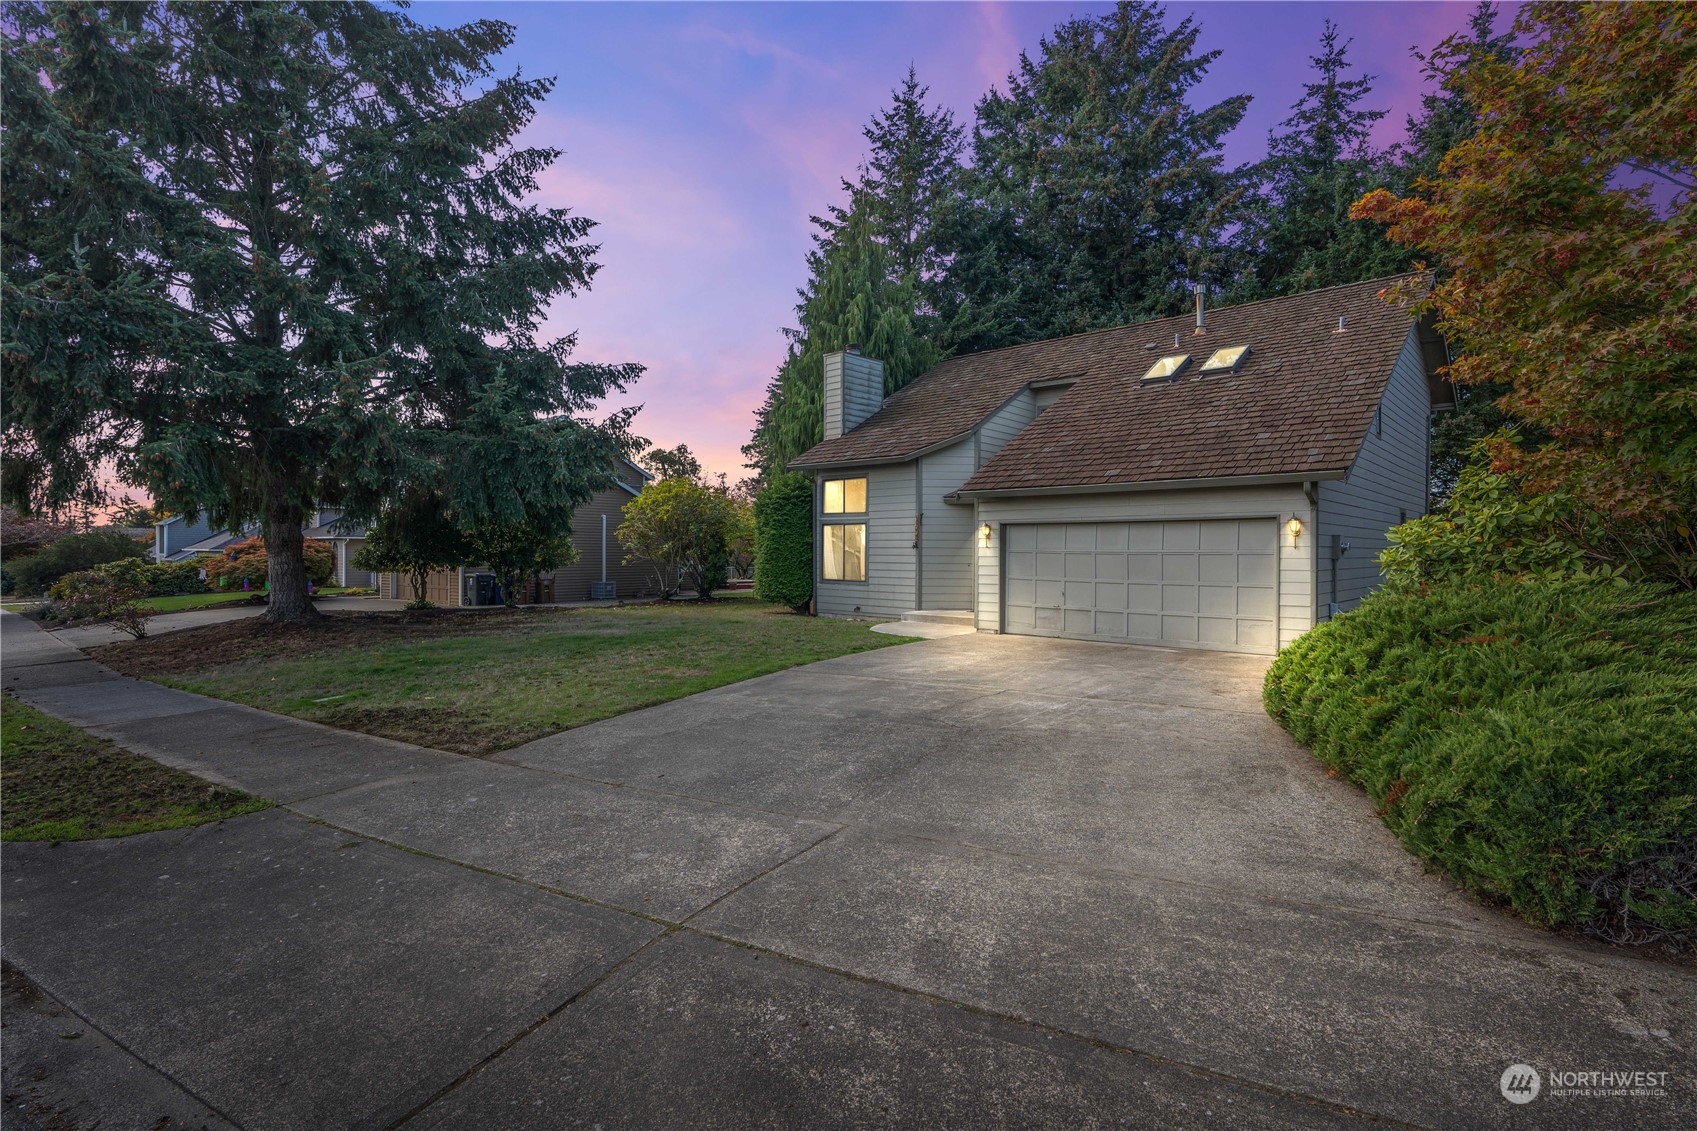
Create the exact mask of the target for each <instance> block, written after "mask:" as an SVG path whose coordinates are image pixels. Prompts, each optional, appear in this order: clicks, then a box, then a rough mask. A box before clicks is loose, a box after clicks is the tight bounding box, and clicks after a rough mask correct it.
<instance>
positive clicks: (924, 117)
mask: <svg viewBox="0 0 1697 1131" xmlns="http://www.w3.org/2000/svg"><path fill="white" fill-rule="evenodd" d="M929 93H930V88H929V87H924V86H920V85H919V77H918V75H917V74H916V73H915V71H914V69H913V68H912V67H911V66H910V67H908V70H907V77H906V78H904V79H903V80H902V85H901V87H900V88H899V89H897V90H893V91H891V92H890V105H889V107H888V108H887V109H885V110H884V111H882V112H881V113H879V114H878V116H877V117H875V118H873V119H872V121H871V122H869V123H867V125H866V127H865V128H864V129H863V130H862V131H861V133H862V134H864V135H865V137H866V141H867V145H868V149H867V159H866V164H865V165H864V166H862V167H861V170H860V178H859V180H858V182H857V183H854V184H850V183H849V182H848V181H844V182H843V189H844V191H845V192H846V193H847V194H848V196H849V199H850V200H853V201H858V202H859V203H860V204H861V206H862V207H863V208H864V209H865V212H866V215H867V220H868V223H869V226H870V231H871V236H872V238H873V239H874V240H876V241H877V242H878V243H880V244H882V245H883V247H884V254H885V262H886V266H887V267H888V268H889V271H890V280H891V281H892V282H899V281H901V280H903V279H912V280H914V281H915V283H916V284H917V286H918V287H919V289H920V291H921V293H922V297H923V292H924V290H925V285H926V282H927V281H928V280H934V279H936V278H937V276H938V275H939V273H940V272H941V269H942V267H943V261H942V254H941V251H940V249H939V248H938V246H937V236H936V224H937V218H938V216H939V214H940V213H942V212H943V211H944V209H945V208H946V206H947V204H948V201H949V199H950V197H951V195H952V194H953V192H954V191H955V187H956V182H957V180H958V178H959V175H960V156H961V151H962V149H963V148H964V145H965V139H964V134H965V130H964V129H963V128H962V127H961V126H960V125H958V124H956V122H955V117H954V112H953V111H951V110H949V109H947V108H938V109H932V108H931V107H930V106H928V105H927V104H926V101H925V99H926V96H927V95H928V94H929ZM832 212H833V219H834V221H836V222H841V221H842V220H843V219H844V218H846V215H847V213H846V210H845V209H841V208H836V209H833V210H832ZM828 227H829V228H831V229H832V230H834V227H835V224H832V225H828Z"/></svg>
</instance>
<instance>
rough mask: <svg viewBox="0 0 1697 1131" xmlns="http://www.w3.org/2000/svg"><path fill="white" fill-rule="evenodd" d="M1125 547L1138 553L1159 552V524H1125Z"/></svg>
mask: <svg viewBox="0 0 1697 1131" xmlns="http://www.w3.org/2000/svg"><path fill="white" fill-rule="evenodd" d="M1126 546H1127V547H1128V548H1129V549H1132V550H1138V551H1144V550H1159V549H1160V548H1161V524H1160V523H1158V522H1133V523H1129V524H1127V526H1126Z"/></svg>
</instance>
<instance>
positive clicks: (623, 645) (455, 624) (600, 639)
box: [90, 597, 911, 756]
mask: <svg viewBox="0 0 1697 1131" xmlns="http://www.w3.org/2000/svg"><path fill="white" fill-rule="evenodd" d="M910 642H911V641H910V640H908V639H907V638H905V637H900V636H890V635H884V634H880V633H876V632H872V631H871V630H870V627H869V626H868V625H867V624H866V623H865V622H864V621H861V622H854V621H846V620H831V619H828V618H823V617H802V616H795V615H794V614H792V613H791V612H790V611H789V610H787V609H782V608H779V607H777V606H775V605H768V604H765V603H763V602H760V601H756V600H754V599H753V598H752V597H733V598H728V599H720V600H714V601H709V602H700V603H698V602H694V601H674V602H670V603H666V604H659V605H639V606H626V607H621V608H607V609H546V608H538V609H523V610H519V611H516V612H514V611H507V610H494V609H491V610H482V609H465V610H448V609H438V610H431V611H427V612H425V613H421V614H411V613H344V612H334V613H330V614H329V615H328V616H326V617H324V618H323V619H322V620H319V621H317V622H314V623H310V624H305V625H298V626H296V625H267V624H263V623H261V622H260V621H258V620H257V619H250V620H244V621H236V622H230V623H227V624H221V625H208V626H205V627H201V628H192V629H186V630H183V631H181V632H172V633H165V634H161V635H158V636H153V637H148V638H147V639H145V640H140V641H136V642H134V643H129V642H125V643H120V644H112V645H106V646H102V647H98V648H93V649H90V654H91V655H93V656H94V657H95V658H97V659H98V660H99V661H100V662H101V663H103V664H106V665H107V666H108V667H111V668H114V669H116V670H118V671H121V672H123V673H125V674H126V675H133V676H137V677H139V678H141V679H148V680H154V681H156V682H158V683H163V684H167V685H168V686H172V687H179V688H182V689H184V690H188V691H194V692H198V693H200V694H202V695H211V696H214V697H216V698H219V699H228V700H232V701H234V702H237V703H245V704H247V705H248V706H251V707H259V708H261V709H263V710H267V711H276V712H278V713H280V714H285V715H293V716H295V717H296V718H302V719H311V720H312V721H314V722H321V723H327V724H329V725H331V726H336V727H342V728H345V729H347V730H358V731H364V732H365V733H367V734H376V735H381V736H383V737H385V738H393V739H398V740H400V741H402V742H415V743H418V744H420V745H423V746H431V747H435V748H436V749H438V750H451V751H453V752H455V753H458V754H470V755H474V756H477V755H484V754H489V753H492V752H494V751H496V750H504V749H507V748H509V747H513V746H518V745H520V744H521V743H525V742H529V741H531V740H532V739H536V738H541V737H542V736H544V735H548V734H554V733H557V732H559V731H563V730H568V729H570V728H572V727H578V726H583V725H584V724H586V723H592V722H596V721H599V720H601V719H607V718H611V717H613V716H614V715H621V714H624V713H625V712H627V711H634V710H638V709H640V708H643V707H652V706H654V705H656V704H659V703H665V702H668V701H670V700H673V699H678V698H681V697H683V696H685V695H693V694H695V693H696V692H698V691H707V690H709V689H711V688H715V687H723V686H724V685H725V684H728V683H736V682H738V681H740V680H745V679H751V678H753V677H755V676H760V675H766V674H768V673H770V672H776V671H781V670H783V669H785V668H791V667H795V666H797V665H798V664H809V663H813V662H814V661H816V660H826V659H830V658H831V657H833V656H842V655H847V654H849V653H853V652H865V651H869V650H871V649H874V648H885V647H889V646H892V645H898V644H906V643H910Z"/></svg>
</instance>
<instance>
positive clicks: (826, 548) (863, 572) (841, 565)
mask: <svg viewBox="0 0 1697 1131" xmlns="http://www.w3.org/2000/svg"><path fill="white" fill-rule="evenodd" d="M833 528H835V529H837V530H842V531H844V532H845V533H844V534H843V535H842V536H841V538H842V541H841V543H840V545H839V552H840V557H837V558H835V559H833V556H832V553H831V535H830V533H829V532H830V531H831V530H832V529H833ZM850 529H855V530H859V531H860V554H859V558H860V576H859V577H842V576H838V577H832V576H831V570H830V566H831V565H832V564H833V562H834V563H835V564H836V566H837V573H838V574H842V573H844V572H846V568H847V565H848V536H847V533H846V532H847V531H848V530H850ZM870 572H871V571H870V570H869V569H868V568H867V560H866V523H864V522H824V523H820V525H819V580H820V581H821V582H825V581H829V582H832V583H834V584H840V585H865V584H866V581H867V577H868V575H869V574H870Z"/></svg>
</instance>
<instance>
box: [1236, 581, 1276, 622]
mask: <svg viewBox="0 0 1697 1131" xmlns="http://www.w3.org/2000/svg"><path fill="white" fill-rule="evenodd" d="M1278 607H1279V598H1278V592H1277V590H1274V589H1271V588H1267V589H1239V590H1238V591H1237V615H1238V616H1240V617H1255V618H1257V619H1266V620H1271V619H1272V618H1273V615H1274V614H1275V613H1277V612H1278Z"/></svg>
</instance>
